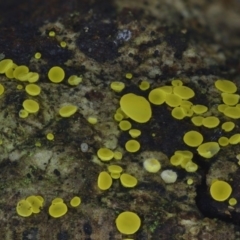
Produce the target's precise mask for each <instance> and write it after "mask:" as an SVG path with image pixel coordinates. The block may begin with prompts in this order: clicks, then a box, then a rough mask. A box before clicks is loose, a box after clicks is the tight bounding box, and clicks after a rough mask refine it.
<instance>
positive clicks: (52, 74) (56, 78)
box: [48, 66, 65, 83]
mask: <svg viewBox="0 0 240 240" xmlns="http://www.w3.org/2000/svg"><path fill="white" fill-rule="evenodd" d="M64 77H65V72H64V70H63V69H62V68H61V67H58V66H54V67H52V68H51V69H50V70H49V72H48V78H49V80H50V81H51V82H53V83H60V82H62V80H63V79H64Z"/></svg>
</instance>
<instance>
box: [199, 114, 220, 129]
mask: <svg viewBox="0 0 240 240" xmlns="http://www.w3.org/2000/svg"><path fill="white" fill-rule="evenodd" d="M219 123H220V120H219V119H218V118H217V117H214V116H211V117H205V118H204V119H203V121H202V125H203V126H204V127H207V128H215V127H217V126H218V125H219Z"/></svg>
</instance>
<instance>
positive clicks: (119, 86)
mask: <svg viewBox="0 0 240 240" xmlns="http://www.w3.org/2000/svg"><path fill="white" fill-rule="evenodd" d="M110 87H111V89H112V90H113V91H115V92H121V91H122V90H123V89H124V88H125V83H123V82H118V81H115V82H111V85H110Z"/></svg>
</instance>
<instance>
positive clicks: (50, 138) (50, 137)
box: [46, 133, 54, 141]
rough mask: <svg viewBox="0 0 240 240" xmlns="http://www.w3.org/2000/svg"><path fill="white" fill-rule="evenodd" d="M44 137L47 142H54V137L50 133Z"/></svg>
mask: <svg viewBox="0 0 240 240" xmlns="http://www.w3.org/2000/svg"><path fill="white" fill-rule="evenodd" d="M46 137H47V140H49V141H52V140H54V135H53V134H52V133H48V134H47V136H46Z"/></svg>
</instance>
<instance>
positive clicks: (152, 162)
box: [143, 158, 161, 173]
mask: <svg viewBox="0 0 240 240" xmlns="http://www.w3.org/2000/svg"><path fill="white" fill-rule="evenodd" d="M143 167H144V168H145V169H146V171H147V172H150V173H156V172H158V171H159V170H160V169H161V163H160V162H159V161H158V160H157V159H155V158H148V159H146V160H144V162H143Z"/></svg>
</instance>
